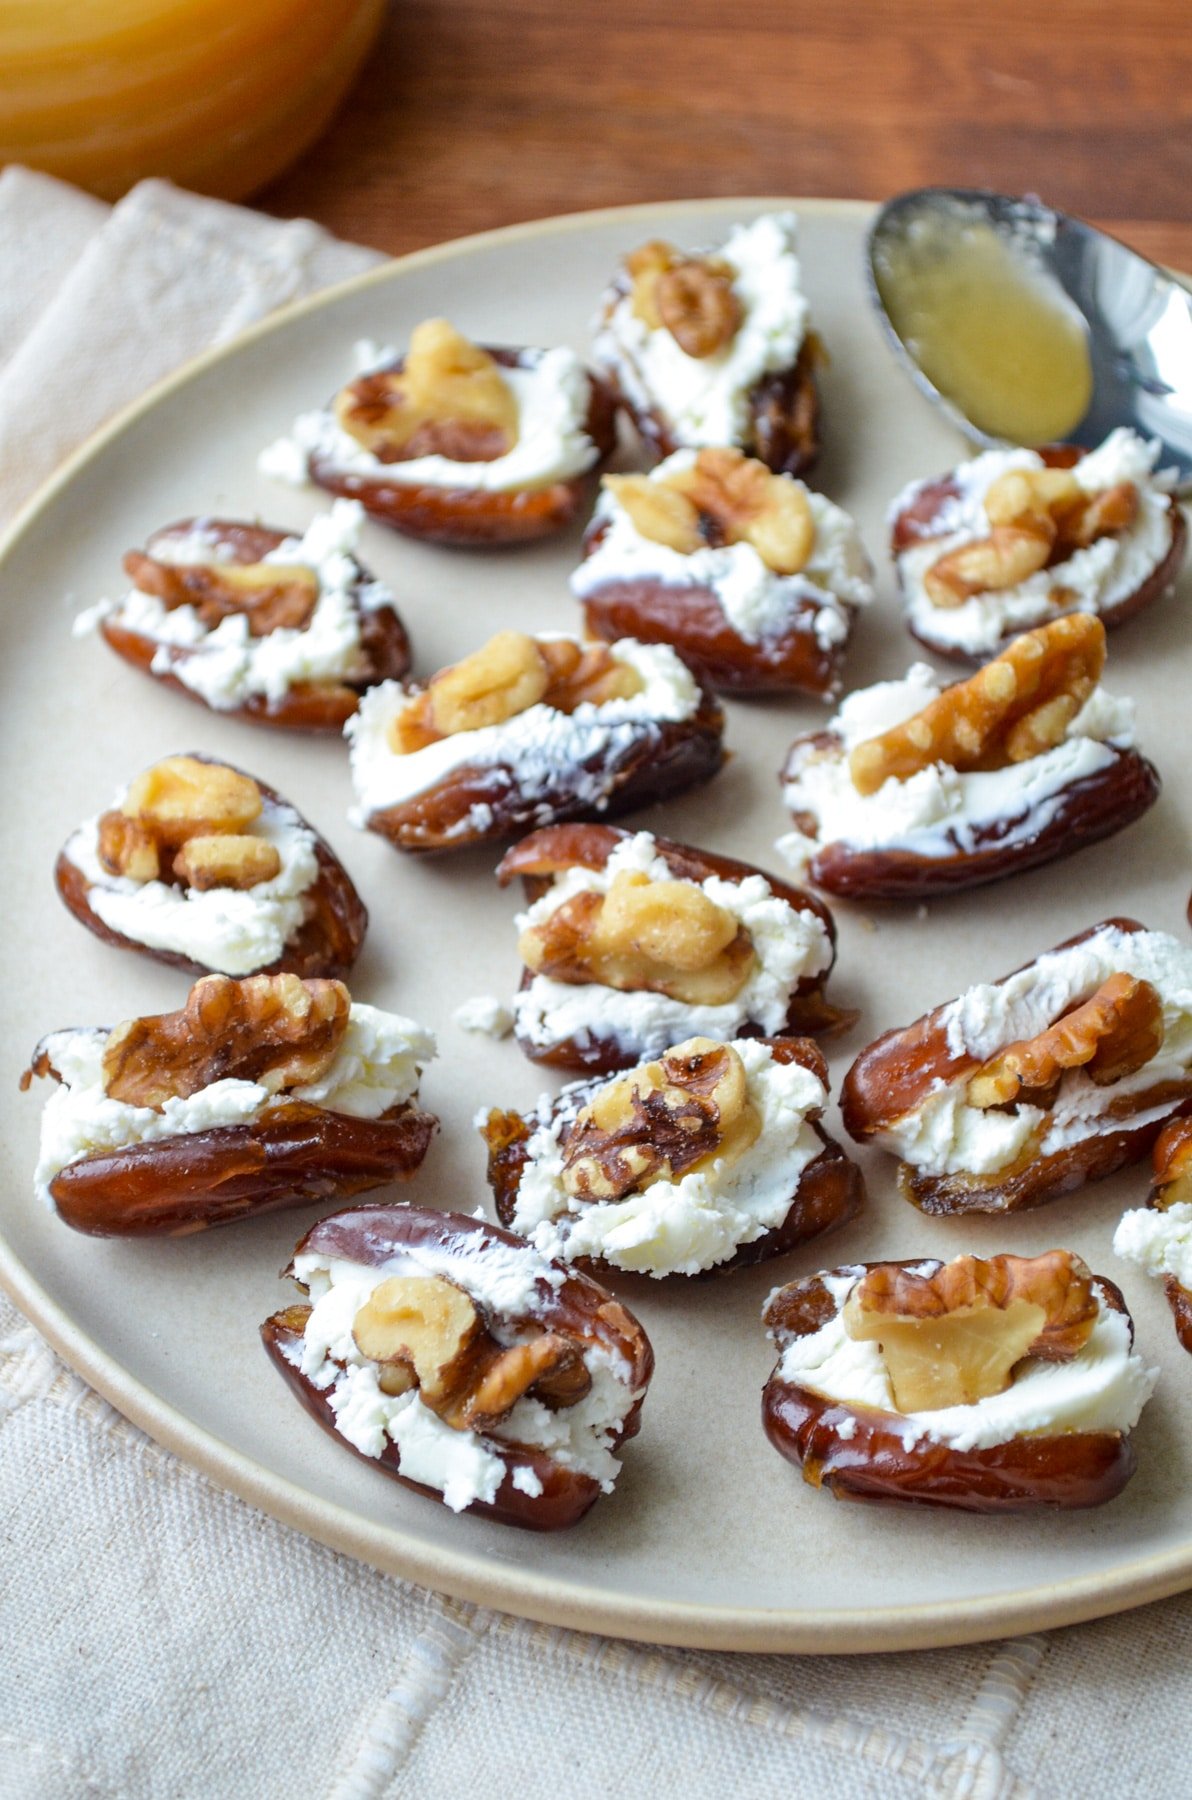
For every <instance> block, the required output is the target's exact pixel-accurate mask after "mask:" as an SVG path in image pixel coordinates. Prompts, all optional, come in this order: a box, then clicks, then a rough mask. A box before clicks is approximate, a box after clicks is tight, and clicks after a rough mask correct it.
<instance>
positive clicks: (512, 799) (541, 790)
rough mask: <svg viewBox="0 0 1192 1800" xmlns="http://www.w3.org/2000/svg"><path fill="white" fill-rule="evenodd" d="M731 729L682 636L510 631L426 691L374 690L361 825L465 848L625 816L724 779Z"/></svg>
mask: <svg viewBox="0 0 1192 1800" xmlns="http://www.w3.org/2000/svg"><path fill="white" fill-rule="evenodd" d="M723 729H724V715H723V713H722V711H721V708H720V706H719V704H718V703H717V701H716V700H715V699H714V697H713V696H712V695H711V694H709V693H708V692H707V691H706V690H705V689H704V688H703V687H702V686H701V685H700V683H699V681H698V680H697V679H696V677H695V676H694V675H693V674H692V672H691V670H690V669H689V668H688V667H687V665H686V663H685V662H684V661H683V660H682V658H681V657H680V656H678V655H677V654H676V652H675V651H674V650H672V649H671V648H670V647H669V645H666V644H638V643H635V642H634V641H633V640H631V639H627V638H626V639H622V640H621V641H620V642H619V643H616V644H607V645H606V644H583V643H581V642H580V641H579V640H578V639H577V638H573V637H568V636H564V635H562V634H558V635H555V634H553V633H552V634H547V633H545V632H544V633H540V634H539V635H538V636H536V637H531V636H530V635H528V634H527V633H526V632H524V631H501V632H498V633H497V635H496V636H495V637H494V638H491V639H490V640H489V642H488V643H487V644H485V645H483V646H482V647H481V649H479V650H476V651H473V652H472V654H471V655H470V656H467V657H465V658H464V659H463V661H462V662H458V663H454V664H453V665H452V666H451V667H449V668H447V669H443V670H440V672H439V673H438V674H437V675H435V676H433V677H432V678H431V680H430V681H429V682H428V683H427V684H426V685H425V686H416V687H413V688H402V687H399V686H398V684H397V683H396V682H388V683H386V684H385V686H383V687H380V688H377V689H375V690H374V691H373V692H372V693H371V694H369V695H368V696H367V698H366V700H365V702H364V704H363V706H362V707H361V709H360V712H359V713H358V714H357V716H356V717H355V718H354V719H353V720H351V721H350V722H349V725H348V736H349V738H350V740H351V755H352V783H353V786H354V788H355V790H356V798H357V806H356V808H355V811H354V812H353V813H352V815H351V817H352V822H353V823H354V824H357V825H360V826H363V827H365V828H367V829H368V830H369V831H375V832H378V833H379V834H380V835H381V836H382V837H384V838H388V840H389V841H390V843H392V844H393V845H394V846H395V847H396V848H397V849H399V850H412V851H426V850H457V849H461V848H464V847H466V846H468V845H471V844H480V843H489V842H493V841H495V840H499V839H501V838H507V837H512V836H514V835H516V834H518V833H520V832H523V831H526V830H529V829H533V828H534V827H536V826H540V825H550V824H554V823H556V822H557V821H560V820H564V819H574V818H590V817H592V816H593V815H600V814H605V815H609V814H613V813H619V812H625V811H628V810H629V809H630V808H633V807H637V806H646V805H648V804H650V803H651V802H653V801H655V800H662V799H666V798H667V797H669V796H670V795H671V794H675V793H678V792H679V791H680V790H681V789H682V788H685V787H690V786H692V785H693V784H694V783H696V782H700V781H706V780H708V779H709V777H710V776H712V775H714V774H715V773H716V771H717V770H718V769H719V767H720V765H721V763H722V761H723V760H724V749H723V745H722V742H721V739H722V733H723Z"/></svg>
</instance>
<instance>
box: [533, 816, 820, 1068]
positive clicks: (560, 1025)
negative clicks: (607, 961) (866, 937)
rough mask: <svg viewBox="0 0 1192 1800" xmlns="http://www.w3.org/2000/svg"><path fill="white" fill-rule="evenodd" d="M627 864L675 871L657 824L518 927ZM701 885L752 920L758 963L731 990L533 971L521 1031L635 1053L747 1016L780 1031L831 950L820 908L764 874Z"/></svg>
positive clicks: (608, 880) (581, 872)
mask: <svg viewBox="0 0 1192 1800" xmlns="http://www.w3.org/2000/svg"><path fill="white" fill-rule="evenodd" d="M626 872H632V873H638V874H642V875H645V876H646V877H647V878H648V879H649V880H650V881H673V880H674V879H675V877H674V876H673V875H672V873H671V871H670V869H669V868H668V867H667V864H666V862H665V861H664V859H663V858H662V857H661V856H659V855H658V852H657V848H656V845H655V840H654V836H653V834H652V833H651V832H648V831H639V832H637V833H636V834H635V835H634V836H632V837H627V838H623V839H622V840H621V842H620V843H619V844H618V845H617V846H616V848H615V849H614V851H613V853H612V855H611V856H610V857H609V859H608V861H607V863H606V864H605V865H604V867H603V868H602V869H585V868H581V867H578V866H577V867H575V868H571V869H568V870H567V871H566V872H565V873H564V874H563V875H562V876H561V877H559V878H558V879H557V880H556V881H555V882H554V883H553V884H552V886H551V887H550V888H549V889H548V891H547V892H546V893H545V894H543V896H542V898H541V899H540V900H537V901H535V903H534V905H533V906H531V907H530V908H529V909H528V910H527V911H526V912H524V913H521V914H519V915H518V918H517V921H516V924H517V930H518V932H519V933H521V932H523V931H525V930H527V929H528V928H529V927H530V926H533V925H540V924H541V923H542V922H543V921H544V920H545V919H548V918H549V917H550V916H551V914H552V913H553V912H555V911H557V909H558V908H559V907H560V906H562V905H564V903H565V902H566V901H568V900H571V899H573V898H574V897H575V895H576V894H580V893H597V894H606V893H607V892H608V890H609V887H610V886H611V884H612V882H613V881H614V879H615V878H616V876H618V875H619V874H622V873H626ZM690 885H692V886H694V885H695V883H691V884H690ZM699 886H700V888H701V889H702V891H703V892H704V893H705V894H706V895H707V896H708V898H709V899H710V900H712V901H714V902H715V904H716V905H717V906H722V907H724V908H725V910H726V911H727V912H729V913H731V914H732V916H733V917H734V918H735V919H736V920H737V921H738V923H739V924H741V925H743V926H744V927H745V929H746V931H747V932H748V933H749V936H750V938H751V940H752V943H753V948H754V952H755V954H756V957H757V963H756V967H755V968H754V969H753V972H752V973H751V974H750V976H749V979H748V980H747V981H746V983H745V985H744V987H743V988H742V989H741V992H740V993H739V994H738V995H737V996H736V997H735V998H734V999H733V1000H729V1001H726V1002H724V1003H723V1004H722V1005H719V1006H692V1005H688V1004H686V1003H685V1002H683V1001H681V1000H672V999H671V998H670V997H669V995H667V994H654V993H646V992H644V991H634V990H621V989H617V988H611V987H605V986H603V985H602V984H601V983H599V982H586V983H574V982H564V981H557V980H555V979H554V978H553V977H551V976H549V975H535V976H534V978H533V980H532V981H531V982H530V984H529V985H528V986H527V987H525V988H522V989H521V991H520V992H519V993H517V994H516V995H515V996H514V999H513V1011H514V1019H515V1023H516V1027H517V1033H518V1036H519V1037H521V1038H526V1039H528V1040H529V1041H530V1042H531V1043H533V1044H537V1045H549V1044H558V1043H562V1042H563V1041H564V1040H566V1039H568V1038H574V1039H575V1040H576V1042H577V1043H579V1044H580V1045H581V1046H586V1045H587V1044H588V1043H590V1042H591V1041H592V1040H593V1039H597V1040H606V1039H612V1040H613V1041H614V1042H619V1043H621V1044H623V1045H628V1046H631V1047H632V1049H633V1052H634V1053H635V1054H636V1055H638V1056H657V1055H659V1054H660V1053H661V1052H662V1051H663V1050H666V1049H668V1048H669V1047H670V1045H672V1044H677V1043H679V1042H681V1040H682V1039H683V1038H687V1037H694V1036H699V1037H711V1038H719V1039H727V1038H732V1037H735V1036H736V1034H737V1032H738V1031H740V1030H741V1029H742V1027H743V1026H745V1025H747V1024H750V1025H756V1026H759V1027H760V1028H761V1030H762V1031H763V1032H765V1033H766V1034H767V1035H769V1036H771V1037H773V1036H775V1035H776V1034H778V1033H780V1032H781V1031H782V1029H783V1027H784V1024H785V1021H786V1016H787V1013H788V1012H789V1010H790V1003H791V995H792V993H793V992H794V990H795V988H796V987H797V986H798V984H799V982H800V981H802V980H803V979H804V977H805V976H810V975H818V974H819V973H820V971H821V970H823V969H826V968H827V967H828V965H829V963H830V962H831V960H832V946H831V942H830V940H829V938H828V933H827V930H826V928H825V926H824V923H823V921H822V920H821V919H820V918H819V916H818V915H817V914H816V913H813V912H810V911H808V912H798V911H796V909H795V908H794V907H792V906H790V905H789V904H788V903H787V902H786V901H785V900H780V899H778V898H777V896H776V895H775V894H774V893H773V891H772V890H771V887H770V884H769V882H768V881H767V880H766V878H765V876H764V875H748V876H746V877H745V878H744V880H742V881H726V880H724V879H723V878H722V877H720V876H718V875H713V876H710V877H709V878H708V880H706V881H703V882H701V883H699Z"/></svg>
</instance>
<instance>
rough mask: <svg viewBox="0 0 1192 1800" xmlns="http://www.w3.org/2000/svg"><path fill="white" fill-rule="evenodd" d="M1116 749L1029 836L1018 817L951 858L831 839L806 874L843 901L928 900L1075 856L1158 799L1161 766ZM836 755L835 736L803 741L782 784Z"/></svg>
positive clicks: (1039, 814) (986, 830) (1045, 812)
mask: <svg viewBox="0 0 1192 1800" xmlns="http://www.w3.org/2000/svg"><path fill="white" fill-rule="evenodd" d="M1109 748H1110V749H1111V751H1112V757H1113V760H1112V761H1111V762H1109V763H1108V764H1107V765H1106V766H1105V768H1103V769H1098V770H1097V772H1096V773H1095V774H1093V775H1089V776H1086V777H1085V778H1084V779H1083V780H1081V781H1074V782H1071V783H1070V784H1069V785H1068V787H1067V788H1065V789H1064V790H1063V793H1062V794H1061V795H1059V796H1057V797H1054V798H1053V799H1051V800H1049V801H1048V802H1047V804H1046V805H1045V806H1043V807H1040V808H1038V809H1037V811H1036V821H1037V822H1036V823H1035V825H1034V826H1033V827H1032V828H1031V829H1029V830H1028V831H1027V832H1025V833H1023V834H1022V835H1015V836H1013V837H1011V835H1010V834H1011V833H1017V832H1018V829H1019V827H1020V826H1021V823H1022V819H1023V817H1024V815H1023V814H1021V813H1019V814H1016V815H1014V816H1013V817H1010V818H1006V819H1000V820H998V821H997V822H996V824H991V825H987V826H983V827H982V828H981V829H980V830H979V831H978V832H977V833H975V838H976V845H977V847H976V848H975V849H973V850H961V849H960V848H959V847H958V848H957V849H956V851H955V853H954V854H953V855H951V856H921V855H918V854H916V853H915V852H914V851H910V850H880V849H860V848H858V847H857V846H856V845H854V844H850V843H847V842H845V841H843V840H836V841H834V842H833V841H829V842H828V843H824V844H821V845H820V847H819V849H818V850H817V851H816V852H815V854H814V856H812V858H811V860H810V862H809V863H808V865H807V872H808V874H809V875H810V877H811V879H812V880H813V881H814V882H815V883H816V885H817V886H818V887H822V888H824V889H826V890H827V892H828V893H830V894H836V895H838V896H839V897H840V898H841V899H843V900H922V899H926V898H929V897H931V896H932V895H934V894H947V893H959V892H960V891H961V890H962V889H964V888H970V887H980V886H982V885H984V883H986V882H989V881H1001V880H1003V879H1004V878H1005V877H1006V876H1007V875H1018V874H1020V873H1021V872H1022V871H1023V870H1025V869H1035V868H1038V867H1039V865H1040V864H1041V863H1047V862H1054V861H1055V860H1056V858H1057V857H1061V856H1071V855H1072V854H1073V853H1074V852H1075V851H1077V850H1083V849H1084V848H1085V846H1086V845H1088V844H1095V843H1097V842H1099V840H1100V839H1101V838H1107V837H1112V836H1113V835H1114V833H1115V832H1118V831H1122V830H1124V829H1125V827H1126V826H1127V825H1132V824H1133V823H1134V821H1135V819H1140V818H1141V817H1142V815H1143V813H1145V812H1146V811H1147V810H1148V809H1149V808H1150V807H1152V806H1153V805H1154V804H1155V801H1156V800H1157V799H1158V798H1159V791H1160V787H1161V785H1162V784H1161V782H1160V780H1159V772H1158V770H1157V769H1156V768H1155V766H1154V764H1153V763H1150V762H1148V761H1147V759H1146V757H1145V756H1143V755H1141V754H1140V752H1139V751H1137V750H1119V749H1113V748H1112V746H1109ZM837 749H838V750H839V753H840V755H841V757H843V755H844V745H843V741H842V740H841V739H840V738H839V737H838V736H837V734H836V733H835V732H829V731H818V732H807V733H805V734H804V735H803V736H801V737H797V738H796V739H795V741H794V743H793V744H792V745H791V747H790V751H789V753H788V755H787V760H786V764H785V766H784V768H783V771H782V774H781V776H780V777H779V779H780V781H784V782H785V781H790V780H791V779H792V778H793V777H794V776H795V775H796V774H797V773H798V770H799V768H800V766H801V764H802V762H803V761H804V760H805V759H806V757H807V756H808V755H809V754H810V753H814V752H817V751H824V750H832V751H836V750H837ZM798 822H799V821H798V820H796V823H798ZM807 823H808V824H809V825H810V824H812V823H814V821H811V820H808V821H807Z"/></svg>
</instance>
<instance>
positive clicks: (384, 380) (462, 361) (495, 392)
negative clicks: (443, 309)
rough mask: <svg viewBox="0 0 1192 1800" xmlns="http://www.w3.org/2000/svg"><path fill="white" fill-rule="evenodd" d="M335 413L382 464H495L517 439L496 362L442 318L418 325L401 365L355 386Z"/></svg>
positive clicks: (510, 398)
mask: <svg viewBox="0 0 1192 1800" xmlns="http://www.w3.org/2000/svg"><path fill="white" fill-rule="evenodd" d="M334 410H335V417H336V419H337V421H338V422H339V424H340V425H341V426H342V427H343V429H344V430H345V431H346V432H347V433H348V434H349V435H350V436H351V437H354V438H355V439H356V441H357V443H360V444H363V445H364V446H365V448H366V449H368V450H371V451H372V453H373V455H374V456H376V457H377V458H378V459H379V460H380V461H382V462H402V461H408V460H410V459H411V458H412V457H416V456H445V457H447V458H448V459H449V460H450V461H452V462H492V461H494V460H495V459H496V458H497V457H499V456H505V455H507V454H508V452H509V451H510V450H512V448H513V446H514V445H515V444H516V442H517V436H518V408H517V400H516V399H515V397H514V393H513V390H512V388H511V387H510V385H509V383H508V382H507V381H506V380H505V378H504V376H503V375H502V373H501V370H500V366H499V364H498V363H497V362H496V360H495V359H494V358H493V357H491V356H490V355H489V353H488V351H487V350H482V349H481V348H480V347H479V345H477V344H473V343H471V342H470V341H469V340H468V339H467V338H466V337H463V336H462V335H461V334H460V333H459V332H458V331H456V329H455V327H454V326H453V325H449V324H448V323H447V321H446V319H426V320H424V321H423V323H422V324H421V325H418V326H416V327H415V329H414V331H413V332H412V333H411V336H410V347H409V350H408V351H407V353H406V358H405V362H404V363H403V365H402V367H401V368H400V369H390V370H379V371H378V372H376V373H375V374H372V375H364V376H362V377H361V379H360V380H359V381H354V382H352V383H351V385H350V386H348V387H346V388H344V389H343V390H342V391H341V392H340V393H339V394H338V395H337V396H336V400H335V409H334Z"/></svg>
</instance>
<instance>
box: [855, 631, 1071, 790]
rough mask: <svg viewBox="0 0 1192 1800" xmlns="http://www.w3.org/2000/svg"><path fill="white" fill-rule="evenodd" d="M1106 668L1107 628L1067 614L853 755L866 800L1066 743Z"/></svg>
mask: <svg viewBox="0 0 1192 1800" xmlns="http://www.w3.org/2000/svg"><path fill="white" fill-rule="evenodd" d="M1104 666H1105V627H1104V626H1103V625H1102V623H1101V621H1100V619H1097V618H1094V617H1093V615H1092V614H1091V613H1068V614H1067V615H1066V616H1065V617H1064V618H1062V619H1054V620H1053V621H1052V623H1051V624H1050V625H1041V626H1040V627H1039V628H1038V629H1037V630H1036V631H1028V632H1025V633H1024V634H1023V636H1022V637H1020V638H1015V640H1014V642H1013V643H1012V644H1010V645H1009V646H1008V647H1007V648H1006V649H1005V650H1003V651H1002V653H1001V655H1000V656H996V657H994V659H993V661H992V662H989V663H986V665H985V667H984V668H983V669H979V670H978V671H977V673H976V674H975V675H971V676H970V677H969V679H968V680H967V681H958V682H955V683H953V685H952V686H951V687H947V688H945V689H944V691H943V693H942V694H940V695H939V696H938V698H937V699H935V700H932V701H930V702H929V704H928V705H927V706H925V707H924V708H923V710H922V711H921V712H917V713H916V714H915V715H914V717H913V718H910V719H906V720H904V722H903V723H902V724H901V725H895V726H893V727H892V728H891V729H890V730H889V731H885V732H882V733H881V735H880V736H878V737H872V738H866V739H865V741H864V742H863V743H860V744H857V745H855V746H854V747H853V750H852V751H851V753H850V755H849V773H850V775H851V776H852V779H853V786H854V787H855V788H856V789H857V792H858V793H860V794H876V793H877V791H878V789H879V788H880V787H882V785H883V784H884V783H885V782H887V781H891V780H893V781H907V780H909V779H910V777H911V776H912V775H917V774H918V773H919V771H920V770H921V769H927V768H930V767H931V765H932V764H933V763H947V764H950V765H951V767H952V768H954V769H960V770H972V769H1002V768H1005V767H1007V766H1008V765H1009V764H1010V763H1016V762H1025V761H1027V760H1029V758H1031V757H1032V756H1039V755H1041V754H1042V753H1043V751H1045V750H1048V749H1050V748H1051V747H1052V746H1053V745H1055V744H1058V743H1060V742H1061V741H1062V740H1063V737H1064V733H1065V732H1066V731H1067V729H1068V726H1069V725H1070V724H1071V722H1072V720H1073V719H1074V718H1075V717H1076V715H1077V713H1078V712H1079V711H1080V709H1081V707H1082V706H1083V705H1084V703H1085V701H1086V700H1087V699H1088V697H1089V695H1090V694H1091V693H1092V691H1093V689H1094V687H1095V686H1096V685H1097V681H1098V679H1099V678H1100V675H1101V671H1102V669H1103V668H1104Z"/></svg>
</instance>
